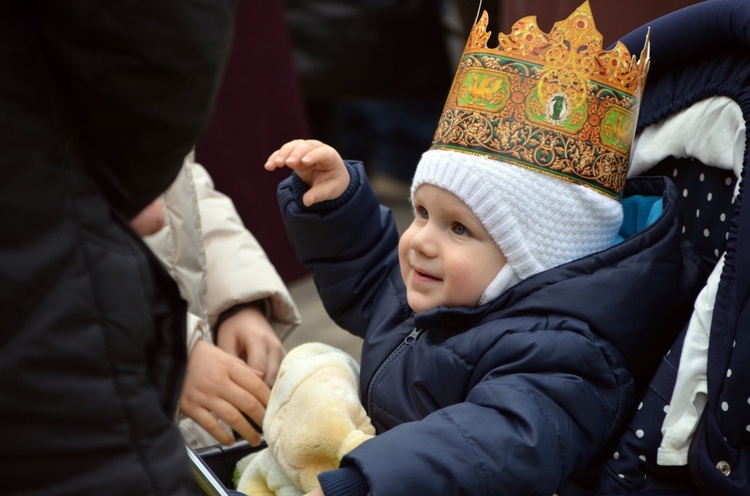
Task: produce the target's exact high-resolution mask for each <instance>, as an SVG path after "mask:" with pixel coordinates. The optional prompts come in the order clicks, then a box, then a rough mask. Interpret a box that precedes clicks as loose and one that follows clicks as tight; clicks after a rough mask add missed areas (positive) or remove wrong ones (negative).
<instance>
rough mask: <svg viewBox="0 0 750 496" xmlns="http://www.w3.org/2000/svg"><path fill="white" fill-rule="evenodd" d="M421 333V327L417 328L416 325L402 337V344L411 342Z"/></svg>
mask: <svg viewBox="0 0 750 496" xmlns="http://www.w3.org/2000/svg"><path fill="white" fill-rule="evenodd" d="M420 334H422V329H417V328H416V327H415V328H414V330H412V331H411V332H410V333H409V335H408V336H406V338H404V344H412V343H413V342H414V341H416V340H417V337H419V335H420Z"/></svg>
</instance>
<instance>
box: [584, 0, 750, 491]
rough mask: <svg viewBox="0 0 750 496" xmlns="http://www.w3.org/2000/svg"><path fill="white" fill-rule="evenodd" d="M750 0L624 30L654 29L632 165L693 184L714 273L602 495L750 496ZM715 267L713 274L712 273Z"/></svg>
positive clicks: (692, 229)
mask: <svg viewBox="0 0 750 496" xmlns="http://www.w3.org/2000/svg"><path fill="white" fill-rule="evenodd" d="M748 26H750V3H748V2H746V1H742V0H708V1H706V2H702V3H698V4H695V5H692V6H690V7H686V8H684V9H682V10H678V11H676V12H673V13H671V14H668V15H666V16H664V17H661V18H659V19H656V20H654V21H653V22H651V23H649V24H648V25H647V26H643V27H642V28H639V29H637V30H635V31H633V32H632V33H630V34H629V35H627V36H625V37H624V38H623V40H622V41H623V42H624V43H625V45H627V46H628V48H629V49H630V50H631V52H632V50H634V49H636V48H637V47H639V46H642V44H643V39H644V37H645V36H646V31H647V30H648V29H649V28H650V36H651V40H652V41H651V54H652V59H651V71H650V73H649V76H648V78H649V79H648V82H647V84H646V89H645V92H644V96H643V102H642V107H641V111H640V115H639V120H638V129H637V137H636V141H635V144H634V148H633V158H632V165H631V174H649V175H665V176H668V177H670V178H671V179H672V180H673V181H674V183H675V184H676V185H677V187H678V191H681V192H682V196H683V198H682V199H681V201H682V203H681V210H682V214H683V219H684V229H683V232H684V236H685V239H686V241H689V242H691V243H692V244H693V246H695V247H696V248H697V249H698V252H699V253H700V257H701V260H702V265H703V269H704V270H705V274H706V276H707V279H706V286H705V287H704V289H703V290H702V291H701V293H700V295H699V296H698V299H697V301H696V305H695V311H694V312H693V315H692V316H691V318H690V320H689V322H687V323H685V326H684V329H683V331H682V333H681V334H680V335H679V336H678V338H677V339H676V340H675V342H674V344H673V346H672V347H671V349H670V350H669V352H668V353H667V355H666V356H665V357H664V359H663V361H662V363H661V365H660V366H659V369H658V370H657V372H656V374H655V375H654V377H653V379H652V381H651V383H650V385H649V388H648V390H647V391H646V393H645V394H644V396H643V398H642V403H641V405H640V407H639V409H638V411H637V412H636V414H635V416H634V417H633V419H632V421H631V423H630V425H629V427H628V428H627V430H626V432H625V433H624V434H623V436H622V439H621V440H620V442H619V444H618V445H617V447H616V448H615V450H614V452H613V453H612V454H611V457H610V458H609V460H608V461H607V462H606V465H605V469H604V473H603V475H602V478H601V479H600V482H599V486H598V488H597V489H596V490H595V494H597V495H610V494H641V495H646V494H649V495H657V494H658V495H668V494H669V495H675V496H676V495H680V496H683V495H684V496H687V495H697V494H701V495H722V496H733V495H748V494H750V367H748V366H747V365H746V364H747V360H748V358H747V357H749V356H750V306H749V305H748V295H749V294H750V212H749V211H748V208H743V205H742V204H743V201H742V200H743V190H744V181H743V178H744V170H745V165H746V164H747V162H748V160H750V156H749V155H748V149H747V146H746V134H747V127H748V118H749V117H750V91H749V90H750V32H749V31H748V29H747V27H748ZM709 274H710V275H709Z"/></svg>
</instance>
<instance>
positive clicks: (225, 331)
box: [216, 305, 286, 425]
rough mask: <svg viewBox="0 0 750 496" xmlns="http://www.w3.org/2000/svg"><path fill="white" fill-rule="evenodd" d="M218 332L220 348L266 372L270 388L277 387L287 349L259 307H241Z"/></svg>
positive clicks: (265, 379) (265, 376)
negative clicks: (280, 368)
mask: <svg viewBox="0 0 750 496" xmlns="http://www.w3.org/2000/svg"><path fill="white" fill-rule="evenodd" d="M216 333H217V338H216V344H217V345H218V346H219V348H221V349H222V350H224V351H226V352H227V353H229V354H230V355H232V356H236V357H239V358H242V359H244V360H245V361H246V362H247V364H248V365H249V366H250V367H252V368H253V369H255V370H257V371H259V372H261V373H262V376H263V380H264V381H265V383H266V384H267V385H268V387H271V386H273V383H274V382H275V381H276V375H277V374H278V372H279V365H280V364H281V360H282V359H283V358H284V355H286V349H285V348H284V345H283V344H282V343H281V340H280V339H279V337H278V336H277V335H276V333H275V332H274V330H273V327H271V324H270V323H269V322H268V320H267V319H266V317H265V315H264V314H263V312H262V311H261V309H260V308H259V307H257V306H255V305H248V306H245V307H243V308H241V309H240V310H239V311H237V312H236V313H235V314H234V315H232V316H231V317H229V318H227V319H226V320H224V321H223V322H222V323H221V325H220V326H219V328H218V329H217V330H216ZM258 425H260V424H258Z"/></svg>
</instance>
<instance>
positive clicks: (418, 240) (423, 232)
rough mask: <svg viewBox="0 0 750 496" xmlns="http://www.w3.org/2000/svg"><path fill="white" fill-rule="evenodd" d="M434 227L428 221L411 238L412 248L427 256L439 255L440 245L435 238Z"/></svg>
mask: <svg viewBox="0 0 750 496" xmlns="http://www.w3.org/2000/svg"><path fill="white" fill-rule="evenodd" d="M434 231H435V230H434V228H433V227H432V226H431V225H430V224H429V223H428V224H427V225H425V226H423V227H422V228H421V229H419V230H418V231H417V232H415V233H414V236H412V238H411V243H410V245H411V248H412V249H413V250H416V251H418V252H420V253H422V254H424V255H425V256H427V257H435V256H437V252H438V246H437V242H436V238H435V232H434Z"/></svg>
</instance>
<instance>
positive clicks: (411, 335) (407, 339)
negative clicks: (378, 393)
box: [367, 327, 422, 415]
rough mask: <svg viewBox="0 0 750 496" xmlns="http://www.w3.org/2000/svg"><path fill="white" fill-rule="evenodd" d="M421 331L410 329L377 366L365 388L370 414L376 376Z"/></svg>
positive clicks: (415, 338) (369, 412)
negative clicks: (368, 384)
mask: <svg viewBox="0 0 750 496" xmlns="http://www.w3.org/2000/svg"><path fill="white" fill-rule="evenodd" d="M421 333H422V329H417V328H416V327H415V328H414V329H412V331H411V332H410V333H409V335H408V336H406V337H405V338H404V340H403V341H402V342H401V343H400V344H399V345H398V346H397V347H396V349H395V350H393V351H392V352H391V354H390V355H388V358H386V359H385V361H384V362H383V363H382V364H380V367H378V370H377V371H376V372H375V375H373V376H372V380H370V386H369V387H368V388H367V413H368V414H369V415H372V390H373V389H374V388H375V383H376V382H377V381H378V378H379V377H380V375H381V374H382V373H383V372H385V369H387V368H388V366H389V365H390V364H391V363H392V362H393V360H395V359H396V357H397V356H399V355H400V354H401V353H402V352H403V351H404V350H405V349H406V348H407V347H409V345H411V344H412V343H413V342H414V341H416V340H417V338H418V337H419V335H420V334H421Z"/></svg>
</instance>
